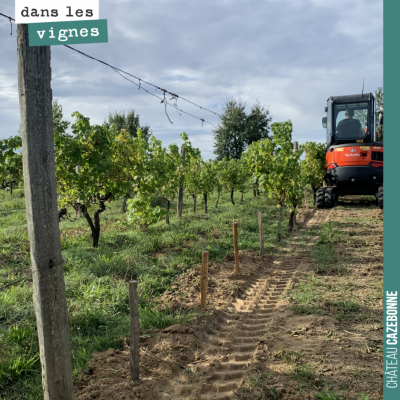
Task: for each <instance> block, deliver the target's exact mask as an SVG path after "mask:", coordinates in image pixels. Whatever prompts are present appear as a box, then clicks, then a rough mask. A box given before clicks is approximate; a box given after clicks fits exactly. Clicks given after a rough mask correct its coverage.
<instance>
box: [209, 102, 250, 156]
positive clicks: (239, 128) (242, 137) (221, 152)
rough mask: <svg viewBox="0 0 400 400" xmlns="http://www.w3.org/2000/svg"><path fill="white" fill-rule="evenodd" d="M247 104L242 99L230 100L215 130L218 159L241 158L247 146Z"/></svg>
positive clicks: (215, 147) (215, 151)
mask: <svg viewBox="0 0 400 400" xmlns="http://www.w3.org/2000/svg"><path fill="white" fill-rule="evenodd" d="M245 108H246V105H245V104H244V103H242V102H241V101H240V100H239V101H237V100H235V99H231V100H229V101H228V102H227V103H226V105H225V108H224V111H223V113H222V116H221V122H220V123H219V124H218V127H217V128H216V129H215V130H214V140H215V144H214V149H215V150H214V153H215V154H216V155H217V160H222V159H224V158H226V159H227V160H229V159H231V158H234V159H239V158H240V157H241V155H242V153H243V151H245V149H246V146H247V141H246V122H247V115H246V112H245Z"/></svg>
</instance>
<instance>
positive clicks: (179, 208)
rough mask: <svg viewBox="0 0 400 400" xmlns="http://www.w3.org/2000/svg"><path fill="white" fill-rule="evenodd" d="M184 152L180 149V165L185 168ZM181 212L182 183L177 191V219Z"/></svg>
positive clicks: (182, 148)
mask: <svg viewBox="0 0 400 400" xmlns="http://www.w3.org/2000/svg"><path fill="white" fill-rule="evenodd" d="M185 152H186V148H185V147H181V158H182V164H183V167H185ZM182 210H183V183H182V186H181V187H180V188H179V190H178V204H177V211H176V214H177V215H176V216H177V217H178V218H181V217H182Z"/></svg>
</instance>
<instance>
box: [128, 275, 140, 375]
mask: <svg viewBox="0 0 400 400" xmlns="http://www.w3.org/2000/svg"><path fill="white" fill-rule="evenodd" d="M129 308H130V314H131V341H130V346H129V347H130V363H129V371H130V376H131V379H132V380H133V381H137V380H139V305H138V297H137V281H130V282H129Z"/></svg>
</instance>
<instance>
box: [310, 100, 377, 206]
mask: <svg viewBox="0 0 400 400" xmlns="http://www.w3.org/2000/svg"><path fill="white" fill-rule="evenodd" d="M325 112H326V113H327V116H326V117H324V118H322V126H323V128H325V129H326V175H325V177H324V180H325V183H326V186H324V187H322V188H320V189H319V190H318V192H317V207H318V208H330V207H333V206H334V205H335V204H337V201H338V198H339V196H346V195H375V197H376V200H377V204H378V205H379V206H380V207H381V208H382V207H383V143H381V142H378V141H377V133H376V131H375V126H376V123H377V122H378V121H375V99H374V96H373V95H372V93H368V94H364V93H363V94H360V95H350V96H333V97H330V98H329V99H328V104H327V107H325ZM379 123H383V118H382V119H381V118H379Z"/></svg>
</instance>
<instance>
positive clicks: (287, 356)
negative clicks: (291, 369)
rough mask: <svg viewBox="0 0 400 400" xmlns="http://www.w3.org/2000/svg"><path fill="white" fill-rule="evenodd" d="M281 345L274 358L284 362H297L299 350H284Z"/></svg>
mask: <svg viewBox="0 0 400 400" xmlns="http://www.w3.org/2000/svg"><path fill="white" fill-rule="evenodd" d="M283 347H284V346H282V347H281V348H280V349H279V351H278V352H277V354H276V358H278V359H279V360H281V361H282V362H284V363H298V362H299V361H300V358H301V351H288V350H284V348H283Z"/></svg>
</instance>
